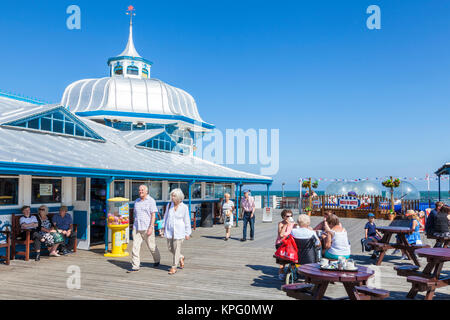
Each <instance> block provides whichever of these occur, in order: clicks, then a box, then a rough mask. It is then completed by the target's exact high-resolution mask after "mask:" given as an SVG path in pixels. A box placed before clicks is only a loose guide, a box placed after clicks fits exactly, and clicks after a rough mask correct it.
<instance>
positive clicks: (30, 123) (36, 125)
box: [28, 118, 39, 130]
mask: <svg viewBox="0 0 450 320" xmlns="http://www.w3.org/2000/svg"><path fill="white" fill-rule="evenodd" d="M28 128H30V129H37V130H39V118H38V119H33V120H30V121H28Z"/></svg>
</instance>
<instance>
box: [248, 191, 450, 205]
mask: <svg viewBox="0 0 450 320" xmlns="http://www.w3.org/2000/svg"><path fill="white" fill-rule="evenodd" d="M314 191H315V192H316V193H317V194H318V195H322V194H325V191H320V190H314ZM251 194H252V195H253V196H255V195H261V196H266V195H267V191H252V190H251ZM282 194H283V192H282V191H275V190H274V191H272V190H271V191H270V195H271V196H277V197H281V196H282ZM284 196H285V197H297V198H298V197H299V191H298V190H297V191H284ZM383 196H386V194H385V192H384V191H383ZM388 196H389V195H388ZM438 196H439V192H438V191H420V200H421V201H424V202H425V201H428V200H430V201H432V202H435V201H438V198H439V197H438ZM441 201H444V202H445V203H447V204H450V192H449V191H441Z"/></svg>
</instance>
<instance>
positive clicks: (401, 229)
mask: <svg viewBox="0 0 450 320" xmlns="http://www.w3.org/2000/svg"><path fill="white" fill-rule="evenodd" d="M377 230H378V231H381V232H391V233H410V232H411V229H410V228H408V227H391V226H386V227H377Z"/></svg>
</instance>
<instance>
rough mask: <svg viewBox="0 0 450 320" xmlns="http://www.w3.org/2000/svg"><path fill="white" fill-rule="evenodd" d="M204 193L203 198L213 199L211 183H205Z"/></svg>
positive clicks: (212, 185)
mask: <svg viewBox="0 0 450 320" xmlns="http://www.w3.org/2000/svg"><path fill="white" fill-rule="evenodd" d="M205 191H206V193H205V198H206V199H212V198H214V184H212V183H207V184H206V190H205Z"/></svg>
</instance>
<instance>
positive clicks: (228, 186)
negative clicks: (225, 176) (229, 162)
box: [223, 184, 233, 198]
mask: <svg viewBox="0 0 450 320" xmlns="http://www.w3.org/2000/svg"><path fill="white" fill-rule="evenodd" d="M225 193H228V194H229V195H230V198H233V194H232V193H231V184H226V185H225V186H224V193H223V194H225Z"/></svg>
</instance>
